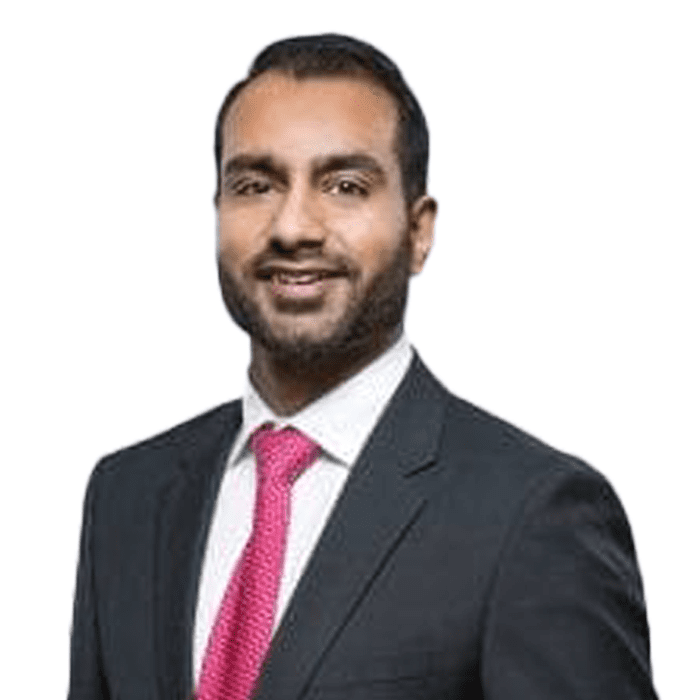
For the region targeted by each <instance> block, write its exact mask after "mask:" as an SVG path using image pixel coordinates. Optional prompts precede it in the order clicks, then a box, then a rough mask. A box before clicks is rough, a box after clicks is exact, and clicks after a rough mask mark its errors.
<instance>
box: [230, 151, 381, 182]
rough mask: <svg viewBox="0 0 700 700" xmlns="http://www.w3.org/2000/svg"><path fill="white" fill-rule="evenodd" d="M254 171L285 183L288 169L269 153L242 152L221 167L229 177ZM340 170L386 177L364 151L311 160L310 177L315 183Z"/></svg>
mask: <svg viewBox="0 0 700 700" xmlns="http://www.w3.org/2000/svg"><path fill="white" fill-rule="evenodd" d="M246 170H247V171H254V172H259V173H264V174H265V175H269V176H271V177H273V178H274V179H275V180H278V181H280V182H284V183H286V182H287V181H288V175H287V173H288V170H287V168H286V167H285V166H284V165H282V164H281V163H280V162H279V161H277V160H276V159H275V158H273V157H272V156H271V155H252V154H246V153H242V154H240V155H237V156H233V158H230V159H229V160H228V161H226V164H225V165H224V168H223V176H224V177H229V176H230V175H235V174H237V173H241V172H244V171H246ZM341 170H361V171H364V172H368V173H369V174H371V175H373V176H374V177H376V178H377V179H378V180H380V182H384V181H385V179H386V173H385V171H384V168H382V166H381V165H380V164H379V162H378V161H377V160H376V159H375V158H373V157H372V156H370V155H368V154H366V153H347V154H338V155H330V156H324V157H322V158H318V159H315V160H314V161H313V162H312V168H311V179H312V182H314V183H317V182H318V181H319V180H320V179H321V178H323V177H324V176H325V175H328V174H329V173H334V172H337V171H341Z"/></svg>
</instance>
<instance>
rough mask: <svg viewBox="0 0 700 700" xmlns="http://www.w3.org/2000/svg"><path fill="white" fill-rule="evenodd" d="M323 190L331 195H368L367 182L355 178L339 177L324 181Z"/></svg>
mask: <svg viewBox="0 0 700 700" xmlns="http://www.w3.org/2000/svg"><path fill="white" fill-rule="evenodd" d="M323 191H324V192H326V193H327V194H331V195H343V196H346V197H363V198H364V197H368V196H369V193H370V188H369V184H368V183H366V182H363V181H362V180H360V179H357V178H349V177H339V178H334V179H332V180H329V181H328V182H327V183H324V186H323Z"/></svg>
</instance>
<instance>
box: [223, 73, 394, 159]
mask: <svg viewBox="0 0 700 700" xmlns="http://www.w3.org/2000/svg"><path fill="white" fill-rule="evenodd" d="M397 122H398V112H397V109H396V106H395V104H394V100H393V98H392V96H391V95H390V94H389V93H388V92H387V91H386V90H385V89H384V88H382V87H379V86H377V85H375V84H374V83H372V82H371V81H369V80H364V79H361V78H355V77H346V76H342V77H322V78H304V79H301V80H298V79H296V78H294V77H293V76H290V75H287V74H285V73H280V72H277V71H271V72H268V73H264V74H263V75H261V76H259V77H258V78H255V79H254V80H253V81H252V82H251V83H250V84H249V85H248V86H246V87H245V88H244V89H243V91H242V92H241V94H240V95H239V96H238V97H237V98H236V100H235V101H234V103H233V104H232V105H231V108H230V109H229V112H228V114H227V115H226V118H225V120H224V124H223V158H222V161H223V163H225V161H226V160H227V158H228V157H230V156H232V155H234V154H240V153H242V152H248V151H250V152H265V153H272V155H280V156H285V155H287V156H290V157H297V158H314V157H319V156H323V155H326V154H330V153H337V152H338V151H344V150H352V151H357V150H365V151H368V152H370V153H373V154H374V155H376V156H382V155H383V156H384V157H386V158H393V156H394V136H395V131H396V126H397Z"/></svg>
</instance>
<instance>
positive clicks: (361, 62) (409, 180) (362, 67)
mask: <svg viewBox="0 0 700 700" xmlns="http://www.w3.org/2000/svg"><path fill="white" fill-rule="evenodd" d="M268 71H279V72H283V73H288V74H290V75H293V76H294V77H295V78H296V79H297V80H304V79H309V78H338V77H346V78H357V79H362V80H366V81H368V82H371V83H374V84H376V85H377V86H378V87H381V88H384V90H386V92H387V93H388V94H389V95H390V96H391V97H392V98H393V100H394V103H395V106H396V110H397V114H398V120H397V124H396V133H395V141H394V148H395V149H396V155H397V158H398V160H399V165H400V168H401V181H402V186H403V193H404V198H405V200H406V205H407V206H409V205H410V204H411V203H412V202H414V201H415V200H416V199H417V198H418V197H420V196H422V195H424V194H425V193H426V187H427V180H428V152H429V138H428V125H427V123H426V121H425V116H424V115H423V110H422V109H421V106H420V104H419V103H418V100H416V98H415V97H414V95H413V93H412V92H411V89H410V88H409V87H408V85H407V84H406V82H405V81H404V79H403V76H402V75H401V72H400V71H399V69H398V67H397V66H396V64H394V62H393V61H392V60H391V59H390V58H389V57H387V56H385V55H384V54H383V53H382V52H381V51H378V50H377V49H375V48H374V46H371V45H370V44H367V43H365V42H363V41H359V40H357V39H353V38H352V37H348V36H341V35H339V34H320V35H317V36H300V37H293V38H290V39H283V40H282V41H278V42H275V43H274V44H270V46H268V47H267V48H265V49H263V50H262V51H261V52H260V53H259V54H258V56H257V57H256V58H255V60H254V61H253V64H252V65H251V67H250V70H249V71H248V75H247V76H246V78H244V79H243V80H241V81H240V82H238V83H236V84H235V85H234V86H233V87H232V88H231V90H229V92H228V94H227V95H226V98H225V99H224V101H223V103H222V105H221V108H220V109H219V114H218V116H217V119H216V131H215V136H214V157H215V160H216V173H217V181H216V194H215V202H218V199H219V197H220V195H221V152H222V145H223V124H224V120H225V119H226V115H227V114H228V111H229V109H230V107H231V105H232V104H233V103H234V101H235V100H236V98H237V97H238V95H239V94H240V93H241V92H242V91H243V90H244V89H245V88H246V86H248V85H249V84H250V83H251V82H252V81H253V80H255V78H257V77H258V76H260V75H262V74H263V73H266V72H268Z"/></svg>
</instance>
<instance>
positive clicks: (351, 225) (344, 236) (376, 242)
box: [331, 209, 406, 275]
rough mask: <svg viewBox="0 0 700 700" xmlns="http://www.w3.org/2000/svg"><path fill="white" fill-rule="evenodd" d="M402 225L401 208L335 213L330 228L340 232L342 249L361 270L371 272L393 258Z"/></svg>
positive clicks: (403, 227) (401, 231)
mask: <svg viewBox="0 0 700 700" xmlns="http://www.w3.org/2000/svg"><path fill="white" fill-rule="evenodd" d="M405 226H406V224H405V219H404V216H403V213H402V212H393V214H392V211H391V210H387V209H383V210H382V209H380V210H372V211H367V212H364V213H363V215H362V216H357V215H354V216H347V217H338V218H336V220H335V221H334V222H333V224H332V225H331V228H333V229H335V230H336V231H339V232H342V233H341V235H340V236H339V239H340V243H341V245H342V247H343V248H345V252H346V253H347V254H348V255H349V256H350V257H351V258H352V259H353V260H354V261H355V262H356V263H357V264H358V265H359V266H360V267H361V268H362V269H363V272H364V273H365V274H369V275H372V274H373V273H374V272H375V271H376V270H377V269H379V268H382V267H384V266H385V265H386V264H387V263H389V261H391V260H392V259H393V258H394V256H395V254H396V251H397V249H398V248H399V246H400V245H401V241H402V237H403V235H404V231H405Z"/></svg>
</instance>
